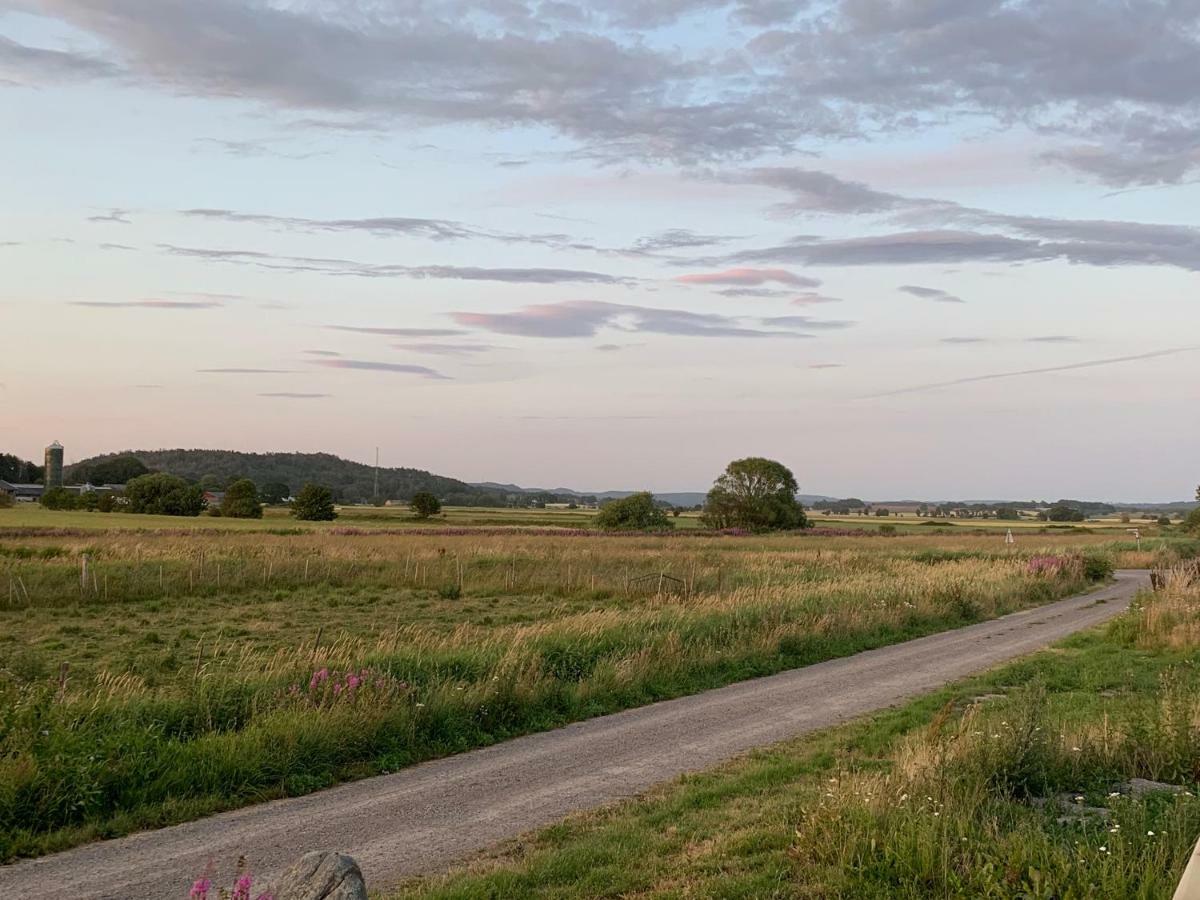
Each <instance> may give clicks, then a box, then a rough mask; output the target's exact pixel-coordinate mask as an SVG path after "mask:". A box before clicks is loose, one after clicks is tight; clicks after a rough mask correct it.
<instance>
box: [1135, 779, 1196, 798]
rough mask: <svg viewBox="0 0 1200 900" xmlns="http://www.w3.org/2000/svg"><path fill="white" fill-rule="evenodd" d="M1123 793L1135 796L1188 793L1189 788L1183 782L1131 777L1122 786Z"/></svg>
mask: <svg viewBox="0 0 1200 900" xmlns="http://www.w3.org/2000/svg"><path fill="white" fill-rule="evenodd" d="M1120 790H1121V793H1122V794H1132V795H1133V796H1134V797H1145V796H1146V795H1147V794H1158V793H1163V794H1186V793H1187V788H1185V787H1184V786H1183V785H1181V784H1167V783H1166V782H1165V781H1150V780H1149V779H1148V778H1130V779H1129V780H1128V781H1127V782H1125V783H1124V784H1123V785H1121V786H1120Z"/></svg>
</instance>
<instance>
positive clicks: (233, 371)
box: [196, 367, 295, 375]
mask: <svg viewBox="0 0 1200 900" xmlns="http://www.w3.org/2000/svg"><path fill="white" fill-rule="evenodd" d="M196 371H197V372H200V373H201V374H204V375H292V374H295V373H294V372H293V370H292V369H250V368H232V367H231V368H224V369H197V370H196Z"/></svg>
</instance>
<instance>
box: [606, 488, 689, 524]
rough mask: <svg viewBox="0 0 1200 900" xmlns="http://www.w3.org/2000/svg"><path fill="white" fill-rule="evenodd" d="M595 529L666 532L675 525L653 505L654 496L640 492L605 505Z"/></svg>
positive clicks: (647, 492) (663, 512) (646, 492)
mask: <svg viewBox="0 0 1200 900" xmlns="http://www.w3.org/2000/svg"><path fill="white" fill-rule="evenodd" d="M596 527H598V528H602V529H604V530H605V531H666V530H667V529H670V528H674V527H675V525H674V523H673V522H672V521H671V520H670V519H668V518H667V514H666V512H665V511H663V510H662V509H661V508H660V507H658V506H656V505H655V503H654V495H653V494H651V493H650V492H649V491H642V492H640V493H637V494H630V495H629V496H628V497H622V498H621V499H620V500H610V501H609V502H608V503H605V504H604V505H603V506H602V507H600V512H599V514H597V516H596Z"/></svg>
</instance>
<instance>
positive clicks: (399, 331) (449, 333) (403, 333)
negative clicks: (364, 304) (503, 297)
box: [325, 325, 467, 338]
mask: <svg viewBox="0 0 1200 900" xmlns="http://www.w3.org/2000/svg"><path fill="white" fill-rule="evenodd" d="M325 327H326V328H328V329H330V330H331V331H350V332H353V333H355V334H380V335H385V336H387V337H414V338H415V337H453V336H454V335H459V334H467V332H466V331H464V330H463V329H461V328H383V327H378V326H374V325H326V326H325Z"/></svg>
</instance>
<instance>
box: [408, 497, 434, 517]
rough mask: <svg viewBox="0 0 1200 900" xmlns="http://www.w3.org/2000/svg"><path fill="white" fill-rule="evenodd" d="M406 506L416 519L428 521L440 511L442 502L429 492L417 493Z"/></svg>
mask: <svg viewBox="0 0 1200 900" xmlns="http://www.w3.org/2000/svg"><path fill="white" fill-rule="evenodd" d="M408 505H409V507H411V508H412V511H413V513H414V514H415V515H416V517H417V518H418V519H428V518H429V517H430V516H436V515H437V514H438V513H440V512H441V511H442V501H441V500H439V499H438V498H437V497H435V496H434V495H433V494H431V493H429V491H417V492H416V493H415V494H413V496H412V500H410V501H409V502H408Z"/></svg>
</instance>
